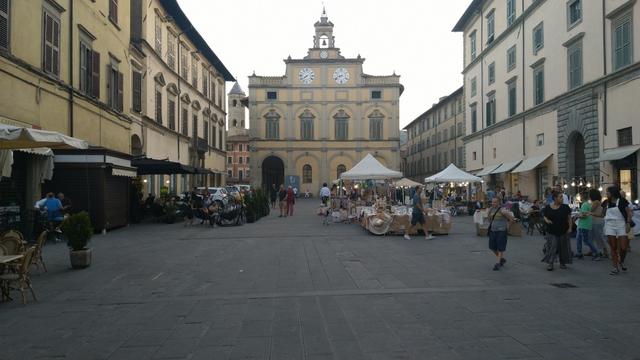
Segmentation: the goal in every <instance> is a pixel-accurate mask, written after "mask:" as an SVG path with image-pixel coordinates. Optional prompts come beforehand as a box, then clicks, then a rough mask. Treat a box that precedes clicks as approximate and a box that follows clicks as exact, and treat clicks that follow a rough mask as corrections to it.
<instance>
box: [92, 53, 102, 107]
mask: <svg viewBox="0 0 640 360" xmlns="http://www.w3.org/2000/svg"><path fill="white" fill-rule="evenodd" d="M91 88H92V89H91V95H92V96H93V97H95V98H96V99H98V98H100V53H98V52H96V51H93V52H92V53H91Z"/></svg>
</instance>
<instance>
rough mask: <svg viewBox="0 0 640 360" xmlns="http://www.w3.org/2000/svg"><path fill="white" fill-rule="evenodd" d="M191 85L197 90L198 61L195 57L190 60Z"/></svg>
mask: <svg viewBox="0 0 640 360" xmlns="http://www.w3.org/2000/svg"><path fill="white" fill-rule="evenodd" d="M191 85H193V87H194V88H196V89H197V88H198V59H196V57H195V56H194V57H192V58H191Z"/></svg>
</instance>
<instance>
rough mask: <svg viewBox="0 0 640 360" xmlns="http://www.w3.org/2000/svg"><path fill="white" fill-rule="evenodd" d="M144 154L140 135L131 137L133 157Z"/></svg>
mask: <svg viewBox="0 0 640 360" xmlns="http://www.w3.org/2000/svg"><path fill="white" fill-rule="evenodd" d="M142 153H143V148H142V140H140V137H139V136H138V134H133V135H131V155H133V156H142Z"/></svg>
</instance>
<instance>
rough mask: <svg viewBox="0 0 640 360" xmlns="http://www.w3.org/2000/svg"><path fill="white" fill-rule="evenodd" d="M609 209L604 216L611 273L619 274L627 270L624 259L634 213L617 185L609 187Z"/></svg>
mask: <svg viewBox="0 0 640 360" xmlns="http://www.w3.org/2000/svg"><path fill="white" fill-rule="evenodd" d="M607 200H608V201H607V210H606V214H605V216H604V234H605V235H606V236H607V238H608V239H609V246H610V247H611V261H612V262H613V270H611V272H610V273H609V274H611V275H618V274H619V273H620V270H622V271H627V267H626V266H625V265H624V260H625V258H626V257H627V249H628V248H629V238H628V237H627V234H628V233H629V231H630V230H631V218H632V217H633V213H632V211H631V208H630V207H629V202H628V201H627V199H625V198H624V197H622V196H621V194H620V189H619V188H618V187H616V186H610V187H608V188H607Z"/></svg>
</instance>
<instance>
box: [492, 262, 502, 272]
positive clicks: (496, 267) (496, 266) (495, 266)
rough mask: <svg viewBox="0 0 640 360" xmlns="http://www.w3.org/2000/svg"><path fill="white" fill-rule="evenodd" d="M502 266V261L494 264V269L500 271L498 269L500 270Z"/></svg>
mask: <svg viewBox="0 0 640 360" xmlns="http://www.w3.org/2000/svg"><path fill="white" fill-rule="evenodd" d="M501 266H502V265H500V263H496V264H495V265H493V271H498V270H500V267H501Z"/></svg>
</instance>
